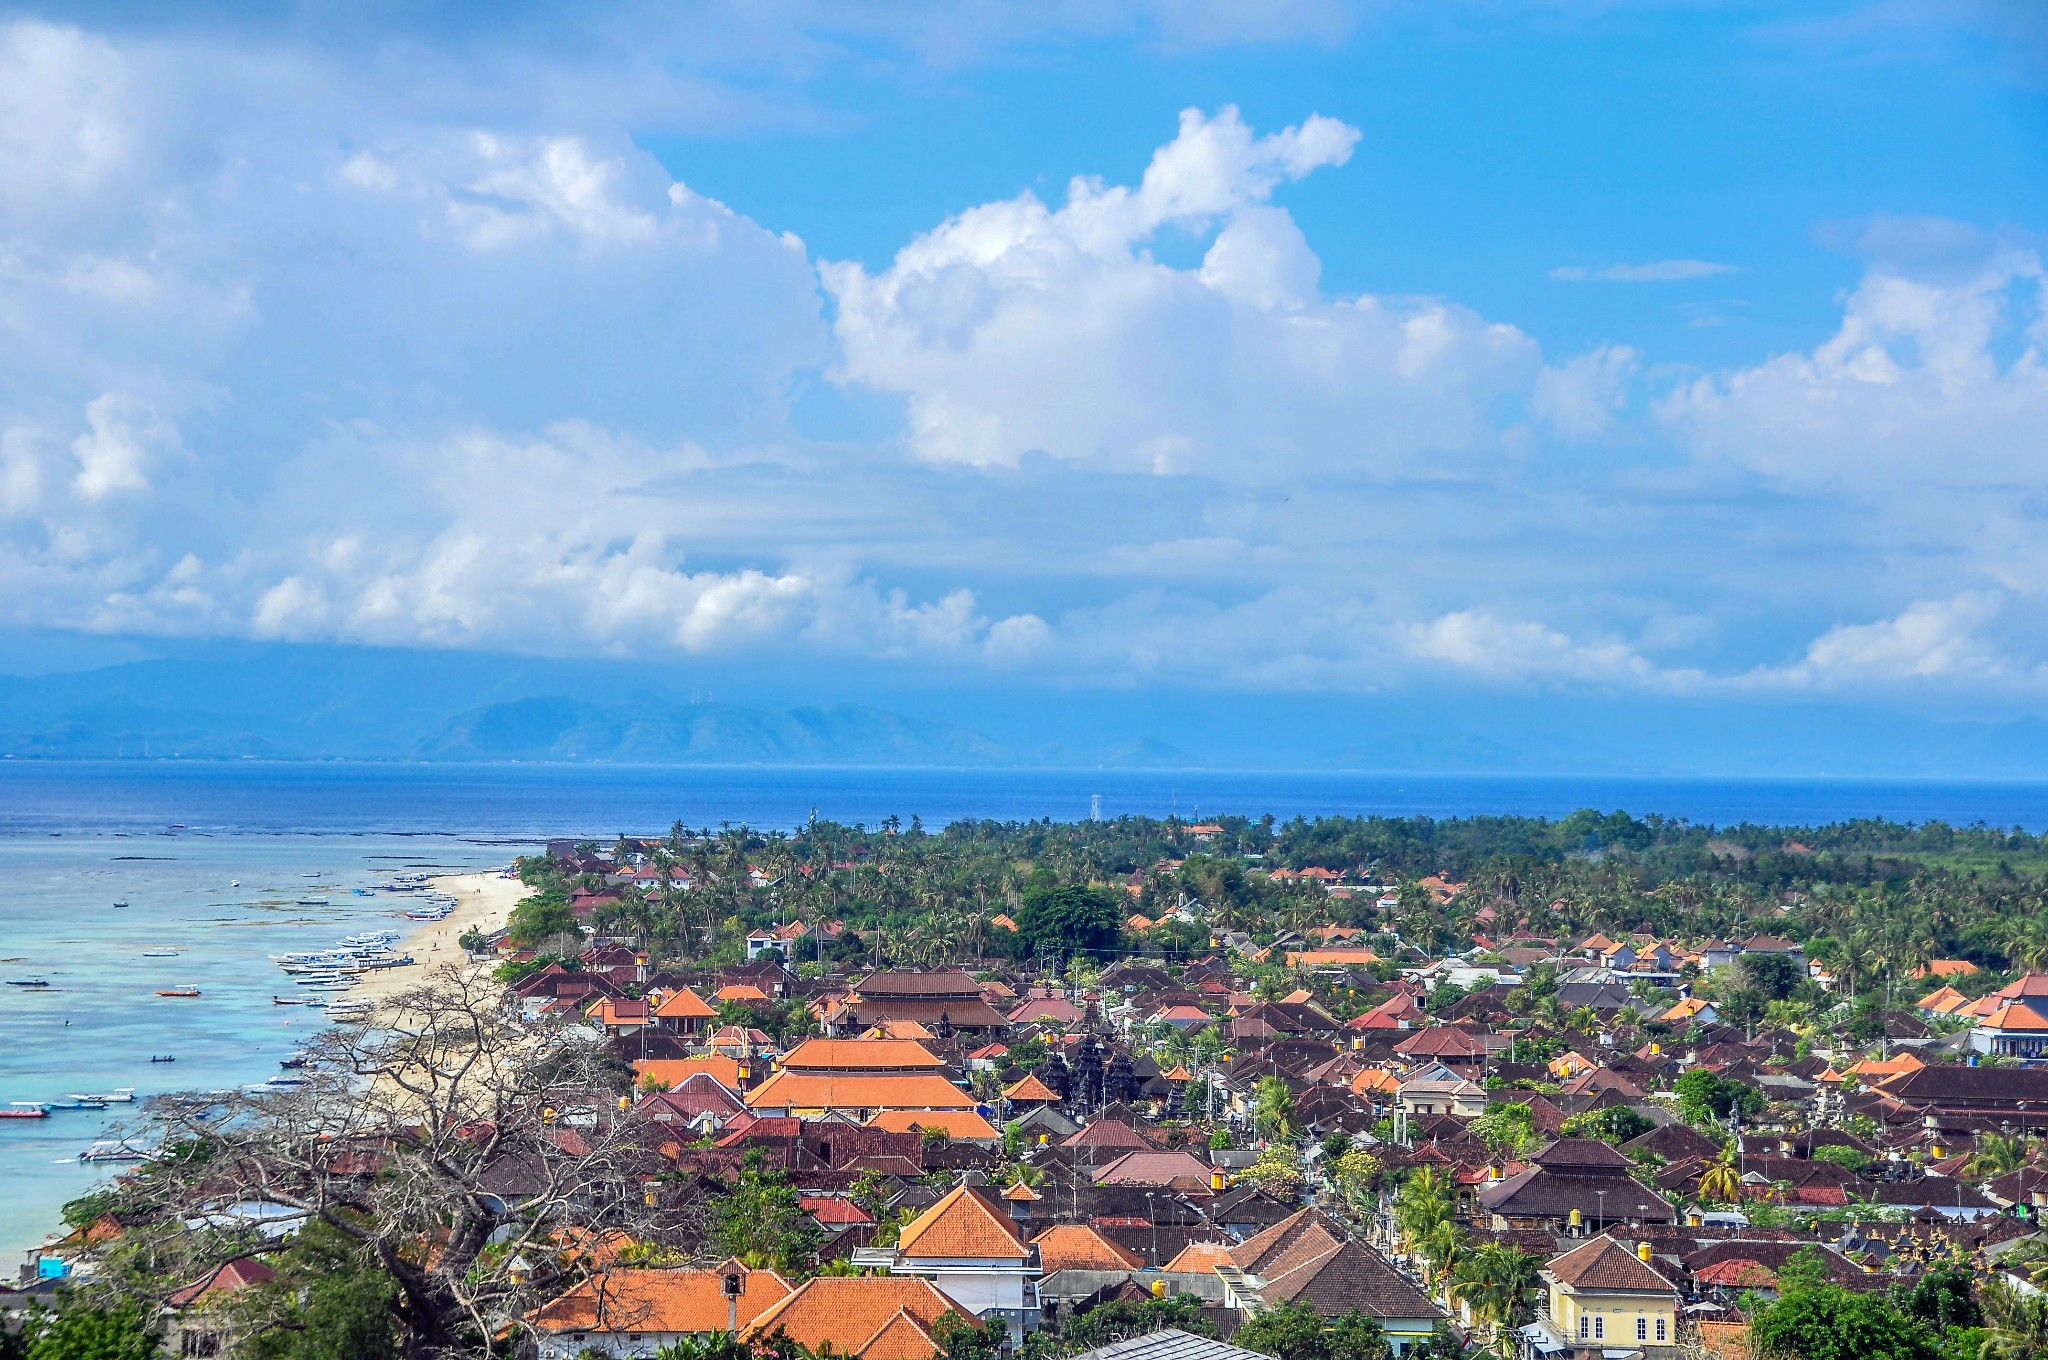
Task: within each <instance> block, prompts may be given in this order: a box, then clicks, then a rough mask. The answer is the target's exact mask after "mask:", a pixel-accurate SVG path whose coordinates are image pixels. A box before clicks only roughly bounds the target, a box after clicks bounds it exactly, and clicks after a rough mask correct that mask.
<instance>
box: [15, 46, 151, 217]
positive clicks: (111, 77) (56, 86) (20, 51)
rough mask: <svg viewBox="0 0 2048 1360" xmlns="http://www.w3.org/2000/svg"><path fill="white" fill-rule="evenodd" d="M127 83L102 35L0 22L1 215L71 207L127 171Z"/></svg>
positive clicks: (131, 150)
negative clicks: (4, 187) (96, 35)
mask: <svg viewBox="0 0 2048 1360" xmlns="http://www.w3.org/2000/svg"><path fill="white" fill-rule="evenodd" d="M132 79H133V73H132V72H131V71H130V69H129V67H128V63H127V62H126V61H125V60H124V59H123V58H122V56H121V54H120V53H119V52H118V51H117V50H116V49H115V48H114V47H113V45H112V44H110V43H108V42H106V41H105V40H104V39H101V38H98V37H94V36H91V35H88V34H85V33H81V32H80V31H78V30H77V29H75V28H61V27H57V26H54V25H51V24H46V23H42V22H39V21H36V20H16V21H14V22H11V23H5V24H0V184H5V185H6V186H7V187H6V192H5V193H0V217H30V216H42V215H46V214H52V213H60V212H67V211H72V210H75V209H77V208H79V207H81V206H83V204H84V203H85V202H86V201H87V200H88V197H89V196H90V195H92V194H93V193H95V192H96V191H97V190H99V189H100V188H101V187H102V186H104V185H105V184H106V183H107V182H108V181H109V180H112V179H114V178H115V177H116V176H118V175H120V174H121V173H122V172H123V171H124V170H126V169H128V168H129V166H130V164H131V163H132V158H133V156H134V154H135V151H136V149H137V148H136V140H137V139H136V135H135V130H134V126H133V119H134V109H133V88H132Z"/></svg>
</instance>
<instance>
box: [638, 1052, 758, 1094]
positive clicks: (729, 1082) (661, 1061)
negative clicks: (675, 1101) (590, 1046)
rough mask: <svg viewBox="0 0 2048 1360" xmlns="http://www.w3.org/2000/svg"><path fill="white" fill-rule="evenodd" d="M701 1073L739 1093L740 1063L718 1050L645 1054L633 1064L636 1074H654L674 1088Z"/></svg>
mask: <svg viewBox="0 0 2048 1360" xmlns="http://www.w3.org/2000/svg"><path fill="white" fill-rule="evenodd" d="M699 1073H702V1074H704V1075H705V1076H708V1077H710V1078H711V1079H712V1080H713V1081H715V1082H717V1083H718V1084H719V1085H720V1086H723V1087H725V1089H726V1090H728V1091H731V1092H733V1093H734V1094H738V1092H739V1089H740V1065H739V1062H738V1061H737V1060H736V1059H733V1058H722V1057H719V1056H717V1055H716V1054H713V1055H710V1056H707V1057H702V1058H642V1059H641V1060H640V1061H638V1062H636V1063H634V1064H633V1075H634V1076H636V1077H653V1078H654V1079H655V1080H656V1081H658V1082H660V1083H661V1084H662V1085H664V1086H666V1087H668V1088H669V1089H670V1090H674V1089H675V1088H676V1087H678V1086H681V1085H682V1084H683V1083H684V1082H685V1081H688V1080H689V1079H690V1078H691V1077H694V1076H696V1075H698V1074H699Z"/></svg>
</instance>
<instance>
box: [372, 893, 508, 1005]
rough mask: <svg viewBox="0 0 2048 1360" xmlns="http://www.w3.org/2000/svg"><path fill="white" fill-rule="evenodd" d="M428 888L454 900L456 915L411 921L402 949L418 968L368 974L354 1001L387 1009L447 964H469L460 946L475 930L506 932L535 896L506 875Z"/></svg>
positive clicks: (399, 947) (400, 943) (384, 969)
mask: <svg viewBox="0 0 2048 1360" xmlns="http://www.w3.org/2000/svg"><path fill="white" fill-rule="evenodd" d="M428 886H429V887H431V888H433V889H434V891H436V892H443V893H447V894H448V895H449V896H451V897H453V898H454V899H455V910H454V911H452V912H450V913H449V914H448V915H447V916H446V917H444V918H443V919H441V920H439V921H407V922H406V923H405V924H406V925H407V926H408V927H410V929H408V930H407V931H406V933H405V936H404V938H403V939H401V940H400V941H399V943H398V946H397V948H398V949H399V950H400V951H401V952H403V953H408V954H411V955H412V956H413V959H414V964H413V966H412V967H410V968H383V969H379V970H377V971H376V972H373V973H369V974H366V975H365V976H364V977H363V979H362V981H360V982H358V983H357V984H356V985H355V986H354V987H351V988H349V990H348V991H347V992H346V993H344V995H345V996H346V997H347V998H348V999H349V1000H351V1001H356V1000H360V1001H368V1002H370V1003H371V1004H373V1005H381V1004H382V1003H383V1002H385V1001H388V1000H389V999H391V998H392V997H394V996H397V995H398V994H399V993H401V992H404V991H408V990H410V989H411V988H413V987H416V986H418V985H419V984H420V983H421V982H422V981H423V980H424V979H425V978H426V977H427V975H428V974H430V973H432V972H433V971H434V970H435V969H436V968H439V967H441V966H442V965H443V964H457V965H460V964H463V963H465V962H466V960H467V956H466V955H465V954H464V953H463V951H462V946H461V945H460V944H459V943H457V942H458V941H459V940H460V939H461V938H462V936H463V934H464V933H465V932H466V931H468V930H469V929H470V928H471V927H472V926H474V927H475V928H477V929H478V930H481V931H483V932H485V933H486V934H489V933H490V932H492V931H495V930H501V929H503V928H504V926H505V922H506V920H507V919H508V918H510V916H511V915H512V908H513V907H514V906H516V905H518V903H519V901H520V900H521V899H522V898H524V897H525V896H527V894H529V893H530V892H532V891H533V890H532V889H531V888H529V887H528V886H527V885H526V884H524V883H521V882H520V881H519V880H518V879H516V878H507V877H505V875H504V873H503V871H501V870H497V869H484V870H479V871H477V872H475V873H467V874H446V875H443V876H441V877H438V878H432V879H429V880H428ZM400 919H403V918H402V917H401V918H400ZM477 966H482V965H477Z"/></svg>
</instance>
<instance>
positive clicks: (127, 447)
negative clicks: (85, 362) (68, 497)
mask: <svg viewBox="0 0 2048 1360" xmlns="http://www.w3.org/2000/svg"><path fill="white" fill-rule="evenodd" d="M85 421H86V432H85V433H84V434H82V435H80V436H78V438H76V439H74V440H72V441H71V452H72V454H73V456H75V457H76V458H77V459H78V475H77V476H76V477H74V478H72V481H71V486H72V489H73V490H74V491H76V492H77V493H78V494H79V495H80V496H82V497H84V498H85V499H86V500H88V501H100V500H105V499H107V498H108V497H109V496H118V495H129V494H135V493H139V492H144V491H147V490H149V465H150V463H151V462H153V461H155V460H156V458H157V457H158V456H159V455H160V454H161V453H162V452H164V451H165V450H169V449H175V448H176V447H177V446H178V432H177V430H176V429H175V428H174V427H173V426H172V425H171V424H170V422H168V421H166V420H164V419H163V418H162V417H161V416H159V415H158V414H157V413H156V412H155V411H153V410H151V409H150V408H149V407H148V406H146V405H144V404H143V403H141V402H139V401H136V400H135V399H134V398H132V397H128V396H125V395H121V394H118V393H114V392H103V393H101V394H100V395H99V396H97V397H94V398H93V399H92V402H91V403H90V404H89V405H87V407H86V408H85Z"/></svg>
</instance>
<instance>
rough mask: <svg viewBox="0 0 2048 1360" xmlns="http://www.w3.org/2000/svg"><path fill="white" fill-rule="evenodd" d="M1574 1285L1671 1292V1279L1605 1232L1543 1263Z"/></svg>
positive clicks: (1635, 1291) (1561, 1281)
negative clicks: (1640, 1259)
mask: <svg viewBox="0 0 2048 1360" xmlns="http://www.w3.org/2000/svg"><path fill="white" fill-rule="evenodd" d="M1544 1269H1545V1270H1547V1271H1549V1272H1550V1273H1551V1274H1552V1275H1554V1276H1556V1277H1557V1279H1558V1281H1559V1282H1560V1283H1562V1284H1567V1285H1570V1286H1571V1287H1572V1288H1573V1289H1608V1290H1617V1291H1621V1292H1624V1293H1631V1294H1669V1293H1670V1292H1671V1281H1669V1280H1667V1279H1665V1278H1664V1277H1663V1276H1662V1275H1659V1274H1658V1273H1657V1272H1656V1271H1655V1270H1653V1269H1651V1268H1650V1267H1649V1266H1647V1265H1645V1264H1644V1263H1643V1262H1641V1261H1639V1260H1637V1259H1636V1254H1635V1252H1634V1251H1632V1250H1630V1249H1629V1248H1628V1247H1625V1246H1623V1245H1622V1244H1621V1243H1619V1242H1617V1241H1615V1240H1614V1239H1613V1238H1612V1237H1609V1236H1608V1235H1607V1234H1605V1233H1602V1234H1601V1235H1600V1236H1598V1237H1596V1238H1594V1239H1593V1240H1592V1241H1590V1242H1588V1243H1586V1244H1585V1245H1584V1246H1580V1247H1574V1248H1572V1249H1571V1250H1570V1251H1568V1252H1566V1253H1565V1254H1564V1255H1562V1256H1557V1257H1553V1258H1552V1259H1551V1261H1550V1263H1549V1264H1548V1265H1546V1266H1545V1267H1544Z"/></svg>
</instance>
